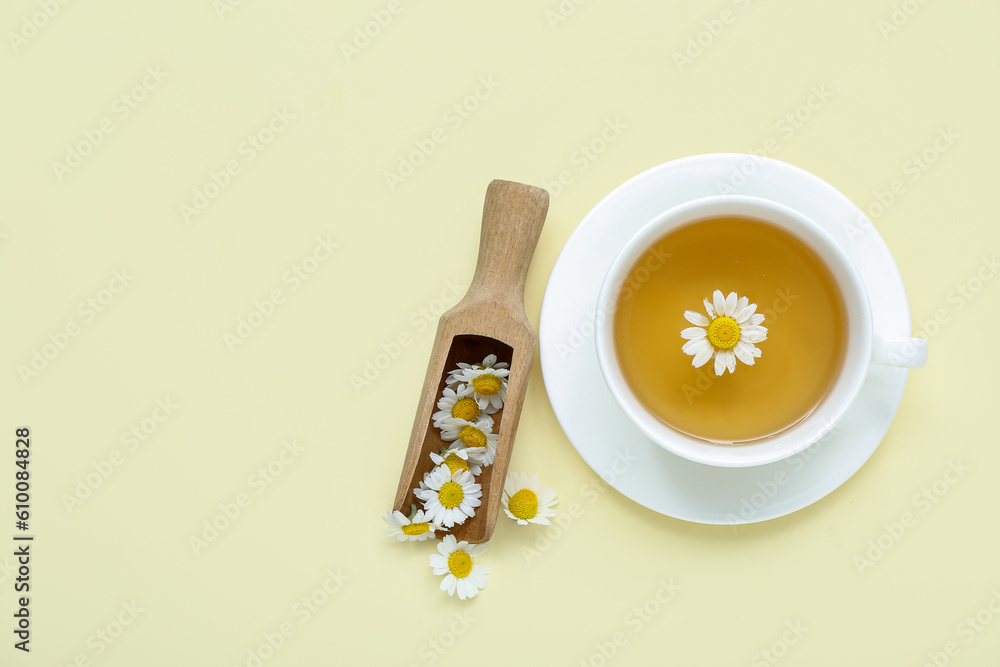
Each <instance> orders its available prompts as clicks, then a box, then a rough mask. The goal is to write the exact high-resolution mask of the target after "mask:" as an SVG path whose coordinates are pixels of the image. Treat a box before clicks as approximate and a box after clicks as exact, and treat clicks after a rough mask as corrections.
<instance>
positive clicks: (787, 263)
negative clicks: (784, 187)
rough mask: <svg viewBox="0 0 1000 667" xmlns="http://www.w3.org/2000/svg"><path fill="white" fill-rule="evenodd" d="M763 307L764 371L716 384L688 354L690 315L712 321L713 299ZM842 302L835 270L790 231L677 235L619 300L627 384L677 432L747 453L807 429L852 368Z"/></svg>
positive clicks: (727, 225) (639, 265)
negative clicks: (685, 334) (845, 365)
mask: <svg viewBox="0 0 1000 667" xmlns="http://www.w3.org/2000/svg"><path fill="white" fill-rule="evenodd" d="M714 290H721V291H722V293H723V295H727V294H729V292H733V291H735V292H736V293H737V294H738V295H739V296H741V297H742V296H746V297H747V298H748V299H749V300H750V303H756V304H757V312H758V313H762V314H763V315H764V321H763V323H762V325H763V326H765V327H767V340H765V341H763V342H760V343H757V347H758V348H759V349H760V351H761V353H762V354H761V356H760V357H759V358H758V359H756V364H755V365H754V366H752V367H751V366H747V365H745V364H743V362H741V361H739V360H737V362H736V372H735V373H732V374H731V373H729V372H726V373H725V374H724V375H722V376H721V377H717V376H716V375H715V370H714V363H715V362H714V359H710V360H709V361H708V363H706V364H705V365H704V366H702V367H701V368H694V367H692V365H691V360H692V359H693V358H694V357H692V356H690V355H687V354H685V353H684V352H682V351H681V347H682V346H683V344H684V343H685V342H686V341H685V340H684V339H682V338H681V336H680V332H681V330H682V329H685V328H687V327H690V326H693V325H692V324H691V323H689V322H688V321H687V320H686V319H684V311H685V310H693V311H696V312H699V313H701V314H703V315H706V317H707V314H706V313H705V307H704V305H703V303H702V300H703V299H705V298H707V299H708V300H709V302H711V301H712V292H713V291H714ZM846 327H847V321H846V314H845V308H844V302H843V297H842V295H841V292H840V289H839V288H838V286H837V284H836V282H835V281H834V278H833V275H832V274H831V272H830V270H829V268H827V266H826V264H825V263H824V262H823V261H822V260H821V259H820V258H819V257H818V256H817V255H816V254H815V253H814V252H813V251H812V250H811V249H810V248H808V247H807V246H806V245H805V244H804V243H802V242H801V241H799V240H798V239H797V238H796V237H795V236H793V235H792V234H790V233H788V232H786V231H784V230H783V229H781V228H779V227H777V226H775V225H772V224H769V223H765V222H760V221H756V220H750V219H744V218H711V219H707V220H700V221H696V222H693V223H690V224H688V225H685V226H683V227H680V228H678V229H676V230H673V231H672V232H670V233H669V234H667V235H666V236H664V237H663V238H661V239H660V240H659V241H657V242H656V243H654V244H653V246H652V247H650V248H649V250H648V251H647V252H646V253H645V254H643V256H642V257H641V258H639V260H638V262H636V264H635V265H634V266H633V267H632V269H631V271H630V272H629V277H628V279H627V281H626V283H625V287H623V289H622V292H621V293H620V294H619V297H618V302H617V307H616V310H615V313H614V334H615V347H616V352H617V356H618V361H619V363H620V365H621V368H622V371H623V374H624V376H625V380H626V382H627V383H628V384H629V386H630V387H631V389H632V391H633V392H634V393H635V395H636V396H637V397H638V398H639V400H640V401H641V402H642V403H643V405H645V406H646V408H647V409H648V410H649V411H650V412H652V413H653V414H654V415H656V416H657V417H658V418H659V419H660V420H662V421H663V422H664V423H666V424H667V425H668V426H670V427H672V428H674V429H676V430H678V431H681V432H683V433H687V434H689V435H692V436H696V437H700V438H705V439H708V440H713V441H718V442H726V443H732V444H739V443H740V442H741V441H748V440H754V439H756V438H762V437H766V436H769V435H773V434H776V433H778V432H780V431H783V430H785V429H787V428H789V427H790V426H793V425H794V424H796V423H797V422H799V421H800V420H802V419H804V418H805V417H807V416H808V415H809V414H810V413H811V412H812V411H813V410H814V409H815V408H816V407H817V406H818V405H819V404H820V402H821V401H822V400H823V397H824V396H825V395H826V393H827V391H828V390H829V389H830V388H831V386H832V384H833V382H834V380H835V379H836V376H837V373H838V371H839V369H840V366H841V364H842V362H843V359H844V353H845V345H846Z"/></svg>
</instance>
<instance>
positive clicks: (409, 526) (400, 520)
mask: <svg viewBox="0 0 1000 667" xmlns="http://www.w3.org/2000/svg"><path fill="white" fill-rule="evenodd" d="M382 520H383V521H385V522H386V523H387V524H389V526H390V527H389V528H383V529H382V532H384V533H386V534H387V535H390V536H392V537H395V538H396V539H397V540H399V541H400V542H406V541H409V542H421V541H423V540H426V539H427V538H429V537H434V531H435V530H441V526H439V525H437V524H436V523H434V522H432V521H430V517H429V516H428V515H427V514H426V513H425V512H424V511H423V510H417V511H416V512H414V514H413V516H412V518H408V517H407V516H406V515H405V514H403V513H402V512H400V511H399V510H396V511H394V512H388V513H387V514H386V515H385V516H384V517H382Z"/></svg>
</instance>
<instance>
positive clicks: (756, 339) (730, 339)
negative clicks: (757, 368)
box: [681, 290, 767, 375]
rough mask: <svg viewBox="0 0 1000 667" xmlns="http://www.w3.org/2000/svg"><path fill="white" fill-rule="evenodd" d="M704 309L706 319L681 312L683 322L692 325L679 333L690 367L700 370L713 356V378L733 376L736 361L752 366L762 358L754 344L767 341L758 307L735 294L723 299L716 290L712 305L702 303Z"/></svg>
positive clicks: (765, 329) (688, 312) (706, 300)
mask: <svg viewBox="0 0 1000 667" xmlns="http://www.w3.org/2000/svg"><path fill="white" fill-rule="evenodd" d="M704 305H705V312H706V313H708V317H705V316H704V315H702V314H701V313H699V312H696V311H693V310H686V311H684V319H686V320H687V321H688V322H690V323H691V324H693V325H695V326H693V327H688V328H687V329H684V330H683V331H681V338H684V339H686V340H687V342H686V343H684V346H683V347H682V348H681V350H682V351H683V352H684V354H689V355H692V356H693V357H694V359H692V360H691V365H692V366H694V367H695V368H701V367H702V366H704V365H705V364H706V363H707V362H708V360H709V359H711V358H712V357H713V356H714V357H715V374H716V375H723V374H725V372H726V371H727V370H728V371H729V372H730V373H734V372H736V360H737V359H739V360H740V361H742V362H743V363H744V364H746V365H747V366H753V365H754V360H755V359H757V358H759V357H760V356H761V351H760V348H758V347H757V346H756V345H755V344H756V343H760V342H761V341H764V340H767V328H766V327H763V326H761V323H762V322H763V321H764V316H763V315H761V314H760V313H757V312H756V311H757V304H755V303H750V302H749V299H747V298H746V297H745V296H744V297H737V295H736V292H730V293H729V296H726V297H723V296H722V292H721V291H719V290H715V292H714V293H713V294H712V301H711V302H709V300H708V299H705V300H704Z"/></svg>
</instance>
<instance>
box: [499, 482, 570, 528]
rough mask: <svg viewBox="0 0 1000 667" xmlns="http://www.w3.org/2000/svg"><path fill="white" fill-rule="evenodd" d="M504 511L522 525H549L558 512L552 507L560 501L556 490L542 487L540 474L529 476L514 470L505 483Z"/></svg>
mask: <svg viewBox="0 0 1000 667" xmlns="http://www.w3.org/2000/svg"><path fill="white" fill-rule="evenodd" d="M501 502H502V503H503V511H504V513H506V514H507V516H509V517H510V518H511V519H513V520H514V521H517V522H518V523H519V524H520V525H522V526H527V525H528V524H529V523H537V524H538V525H540V526H548V525H549V524H550V523H551V522H550V521H549V517H553V516H555V515H556V514H558V512H556V510H554V509H552V507H553V506H554V505H555V504H556V503H558V502H559V501H558V500H557V499H556V492H555V491H553V490H552V489H551V488H549V487H544V488H543V487H542V484H541V482H539V481H538V475H532V476H531V477H528V476H527V475H526V474H525V473H523V472H512V473H510V474H509V475H507V479H506V480H505V481H504V483H503V497H502V498H501Z"/></svg>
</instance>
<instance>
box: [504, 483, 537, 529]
mask: <svg viewBox="0 0 1000 667" xmlns="http://www.w3.org/2000/svg"><path fill="white" fill-rule="evenodd" d="M507 509H509V510H510V513H511V514H513V515H514V516H516V517H517V518H518V519H523V520H524V521H527V520H528V519H533V518H535V515H536V514H538V496H537V495H535V492H534V491H532V490H531V489H521V490H520V491H518V492H517V493H515V494H514V495H512V496H511V497H510V501H508V502H507Z"/></svg>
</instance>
